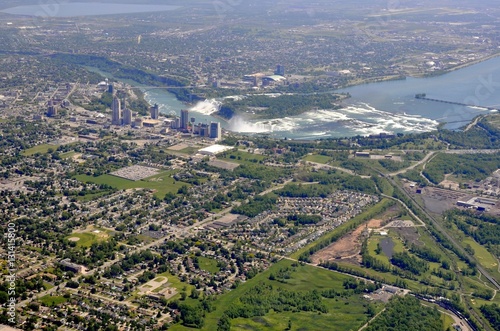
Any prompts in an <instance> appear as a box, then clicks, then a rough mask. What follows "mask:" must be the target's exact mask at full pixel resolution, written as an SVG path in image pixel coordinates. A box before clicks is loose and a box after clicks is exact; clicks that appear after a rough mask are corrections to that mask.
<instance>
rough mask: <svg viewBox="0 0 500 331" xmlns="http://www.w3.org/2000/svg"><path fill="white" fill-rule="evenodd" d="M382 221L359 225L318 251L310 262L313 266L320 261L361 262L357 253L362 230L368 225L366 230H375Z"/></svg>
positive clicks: (377, 220) (373, 220) (376, 220)
mask: <svg viewBox="0 0 500 331" xmlns="http://www.w3.org/2000/svg"><path fill="white" fill-rule="evenodd" d="M382 222H383V220H381V219H372V220H370V221H368V222H367V223H364V224H363V225H360V226H359V227H358V228H356V230H354V231H353V232H351V233H348V234H347V235H345V236H343V237H342V238H340V240H338V241H336V242H334V243H333V244H331V245H330V246H328V247H326V248H324V249H322V250H320V251H318V252H317V253H316V254H314V255H313V256H312V262H313V263H314V264H318V263H320V261H331V260H335V259H349V261H351V262H355V261H356V262H357V263H360V262H361V256H359V252H360V250H361V242H362V240H361V235H362V233H363V230H364V229H365V228H366V226H367V225H368V229H377V228H380V227H381V226H382Z"/></svg>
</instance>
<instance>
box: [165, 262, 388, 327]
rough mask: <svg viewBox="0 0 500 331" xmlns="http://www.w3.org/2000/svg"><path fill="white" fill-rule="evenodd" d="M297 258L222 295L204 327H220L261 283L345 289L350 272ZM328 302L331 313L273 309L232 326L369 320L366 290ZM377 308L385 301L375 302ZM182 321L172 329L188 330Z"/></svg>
mask: <svg viewBox="0 0 500 331" xmlns="http://www.w3.org/2000/svg"><path fill="white" fill-rule="evenodd" d="M292 264H293V262H292V261H289V260H282V261H280V262H278V263H277V264H275V265H273V266H272V267H271V268H269V269H268V270H267V271H265V272H263V273H261V274H259V275H257V276H255V277H254V278H252V279H250V280H248V281H247V282H245V283H243V284H241V285H240V286H239V287H238V288H237V289H235V290H232V291H230V292H228V293H225V294H223V295H222V296H220V297H219V298H218V299H217V301H216V302H215V306H216V309H215V310H214V311H213V312H211V313H208V314H207V316H206V318H205V325H204V327H203V329H202V330H210V331H212V330H217V322H218V320H219V318H220V317H221V316H222V314H223V313H224V311H225V310H226V309H227V308H228V307H231V306H232V305H234V304H236V303H237V302H238V301H239V299H238V298H239V297H241V296H243V295H245V293H246V292H247V291H248V290H249V289H250V288H252V287H254V286H256V285H257V284H259V283H261V282H262V283H267V284H271V285H272V286H273V287H277V288H282V289H285V290H289V291H297V292H302V291H312V290H318V291H320V292H321V291H322V290H325V289H336V290H339V291H340V290H343V289H344V287H343V282H344V280H345V279H347V278H350V277H349V276H345V275H341V274H338V273H334V272H331V271H328V270H325V269H321V268H316V267H312V266H309V265H298V264H296V266H295V267H293V266H292ZM283 268H291V270H293V271H292V272H291V275H290V276H291V277H290V278H289V279H286V280H280V281H277V280H269V275H270V274H271V273H276V272H278V271H279V270H280V269H283ZM322 302H323V303H324V304H325V305H326V306H327V308H328V313H325V314H321V313H317V312H303V311H302V312H274V311H270V312H269V313H267V314H266V315H265V316H261V317H254V318H248V319H247V318H237V319H233V320H231V330H280V331H281V330H285V329H286V327H287V325H288V321H289V320H290V321H291V324H292V330H303V331H307V330H311V331H312V330H338V331H343V330H345V331H347V330H357V329H358V328H359V327H360V326H361V325H363V324H364V323H366V321H367V320H368V316H367V315H366V314H365V312H366V305H367V304H368V301H367V300H365V299H363V298H362V294H359V295H350V296H347V297H337V298H335V299H326V298H324V299H322ZM375 307H376V310H377V311H379V310H380V309H381V305H379V304H375ZM188 329H189V328H186V327H184V326H182V325H174V326H172V327H171V328H170V329H169V330H188Z"/></svg>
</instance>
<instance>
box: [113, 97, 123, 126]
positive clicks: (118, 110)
mask: <svg viewBox="0 0 500 331" xmlns="http://www.w3.org/2000/svg"><path fill="white" fill-rule="evenodd" d="M111 124H112V125H122V106H121V103H120V99H118V97H116V96H115V97H114V98H113V103H112V104H111Z"/></svg>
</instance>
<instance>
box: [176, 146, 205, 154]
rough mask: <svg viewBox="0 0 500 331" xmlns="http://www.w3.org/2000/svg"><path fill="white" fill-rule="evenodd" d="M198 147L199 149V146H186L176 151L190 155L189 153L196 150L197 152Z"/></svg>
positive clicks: (193, 152)
mask: <svg viewBox="0 0 500 331" xmlns="http://www.w3.org/2000/svg"><path fill="white" fill-rule="evenodd" d="M199 149H200V147H186V148H184V149H181V150H179V151H177V152H179V153H184V154H189V155H191V154H195V153H196V152H198V150H199Z"/></svg>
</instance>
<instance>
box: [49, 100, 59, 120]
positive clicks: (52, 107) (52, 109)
mask: <svg viewBox="0 0 500 331" xmlns="http://www.w3.org/2000/svg"><path fill="white" fill-rule="evenodd" d="M47 116H49V117H55V116H57V108H56V106H55V105H54V101H53V100H52V99H50V100H49V106H48V107H47Z"/></svg>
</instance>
